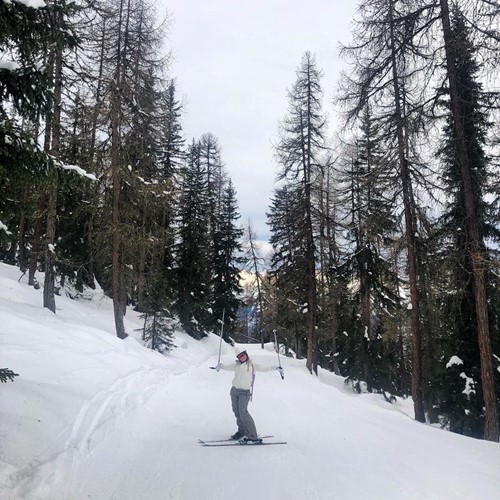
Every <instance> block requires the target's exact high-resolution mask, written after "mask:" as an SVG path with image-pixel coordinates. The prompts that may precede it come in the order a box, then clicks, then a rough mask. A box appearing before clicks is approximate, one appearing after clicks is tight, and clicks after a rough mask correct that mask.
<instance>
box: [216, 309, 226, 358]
mask: <svg viewBox="0 0 500 500" xmlns="http://www.w3.org/2000/svg"><path fill="white" fill-rule="evenodd" d="M225 315H226V310H225V309H223V310H222V324H221V326H220V339H219V359H218V360H217V366H219V363H220V351H221V349H222V334H223V333H224V317H225Z"/></svg>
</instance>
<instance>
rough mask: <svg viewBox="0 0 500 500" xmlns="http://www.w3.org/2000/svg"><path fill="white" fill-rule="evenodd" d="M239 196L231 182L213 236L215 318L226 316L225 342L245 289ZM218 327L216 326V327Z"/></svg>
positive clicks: (223, 197)
mask: <svg viewBox="0 0 500 500" xmlns="http://www.w3.org/2000/svg"><path fill="white" fill-rule="evenodd" d="M237 210H238V207H237V204H236V192H235V190H234V187H233V184H232V182H231V181H229V182H228V183H227V185H226V186H225V188H224V190H223V195H222V200H221V210H220V214H219V216H218V217H217V219H218V220H217V229H216V231H215V233H214V246H213V248H214V253H213V259H214V260H213V274H214V277H213V284H212V286H213V296H214V302H213V317H214V318H222V317H223V316H224V335H225V337H226V339H227V340H228V339H229V336H230V335H231V333H232V332H233V330H234V323H235V321H236V317H237V312H238V309H239V307H240V305H241V299H240V298H239V296H240V295H241V292H242V288H241V286H240V283H239V280H240V270H241V268H242V265H243V263H244V259H243V256H242V252H243V249H242V246H241V237H242V235H243V229H241V228H239V227H237V226H236V221H237V220H238V219H239V217H240V216H239V214H238V211H237ZM214 327H215V325H214Z"/></svg>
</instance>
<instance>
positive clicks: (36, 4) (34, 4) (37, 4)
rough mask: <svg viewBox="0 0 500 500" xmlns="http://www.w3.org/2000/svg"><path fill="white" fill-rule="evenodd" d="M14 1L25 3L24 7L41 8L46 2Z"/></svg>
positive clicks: (38, 0) (37, 0)
mask: <svg viewBox="0 0 500 500" xmlns="http://www.w3.org/2000/svg"><path fill="white" fill-rule="evenodd" d="M14 1H15V2H17V3H22V4H23V5H26V7H31V8H33V9H41V8H43V7H46V6H47V4H46V3H45V2H44V1H43V0H14ZM7 3H8V2H7Z"/></svg>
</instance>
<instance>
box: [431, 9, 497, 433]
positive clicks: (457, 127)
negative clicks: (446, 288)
mask: <svg viewBox="0 0 500 500" xmlns="http://www.w3.org/2000/svg"><path fill="white" fill-rule="evenodd" d="M440 4H441V22H442V25H443V37H444V47H445V53H446V68H447V71H448V82H449V84H450V100H451V112H452V116H453V127H454V134H455V144H456V149H457V159H458V163H459V166H460V176H461V180H462V185H463V189H464V202H465V210H466V214H467V218H466V220H465V227H466V232H467V239H468V245H469V254H470V259H471V263H472V278H473V283H474V294H475V307H476V317H477V336H478V343H479V353H480V359H481V382H482V390H483V397H484V407H485V421H484V439H487V440H488V441H498V440H499V437H500V429H499V423H498V409H497V405H496V396H495V384H494V378H493V362H492V351H491V341H490V333H489V323H488V302H487V293H486V283H485V277H484V262H485V260H486V256H485V252H484V245H483V242H482V241H481V238H480V232H479V221H478V217H477V214H476V209H475V206H474V194H473V191H472V181H471V167H470V163H469V157H468V153H467V144H466V141H465V131H464V123H463V120H462V110H461V105H460V97H459V91H458V84H457V74H456V71H457V70H456V67H455V65H454V63H453V61H454V55H453V50H454V49H453V41H452V38H453V37H452V33H451V27H450V14H449V6H448V1H447V0H440Z"/></svg>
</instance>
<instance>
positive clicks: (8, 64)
mask: <svg viewBox="0 0 500 500" xmlns="http://www.w3.org/2000/svg"><path fill="white" fill-rule="evenodd" d="M19 67H20V66H19V64H18V63H16V62H15V61H6V60H2V59H0V69H5V70H7V71H16V70H17V69H19Z"/></svg>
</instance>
